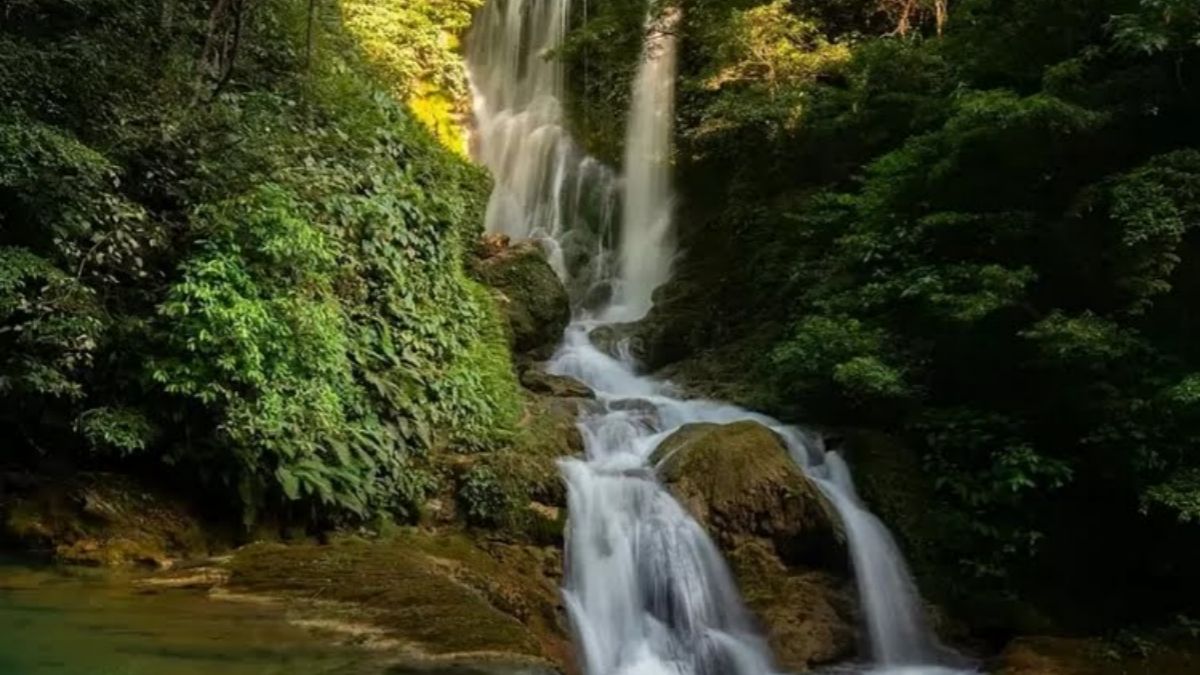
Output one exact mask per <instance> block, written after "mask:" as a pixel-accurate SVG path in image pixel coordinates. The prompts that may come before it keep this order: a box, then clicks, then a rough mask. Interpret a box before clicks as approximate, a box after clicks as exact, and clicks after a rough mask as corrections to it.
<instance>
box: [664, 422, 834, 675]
mask: <svg viewBox="0 0 1200 675" xmlns="http://www.w3.org/2000/svg"><path fill="white" fill-rule="evenodd" d="M651 461H652V462H653V463H654V464H655V465H656V467H657V471H658V474H659V476H660V478H661V480H662V481H663V483H664V484H665V485H666V486H667V488H668V489H669V490H670V491H671V493H672V494H673V495H674V496H675V498H676V499H678V500H679V501H680V502H681V503H682V504H683V505H684V507H685V508H687V509H688V511H689V512H690V513H691V514H692V515H693V516H694V517H695V518H696V519H697V520H699V521H700V522H701V524H703V525H704V526H705V527H706V528H707V529H708V531H709V533H710V534H711V535H712V537H713V538H714V539H715V540H716V541H717V543H718V544H719V545H720V546H721V548H722V549H723V550H724V552H725V554H726V556H728V559H729V562H730V566H731V568H732V570H733V572H734V575H735V577H736V578H737V580H738V584H739V586H740V587H741V590H742V592H743V594H744V596H745V599H746V603H747V605H748V606H749V607H750V609H751V610H752V611H753V612H754V613H755V615H756V616H757V617H758V618H759V620H760V621H762V622H763V624H764V626H765V628H766V632H767V637H768V639H769V640H770V642H771V646H772V648H773V649H774V650H775V652H776V654H777V655H778V657H779V659H780V662H781V663H782V664H783V665H784V666H787V667H789V668H793V669H796V670H807V669H808V668H809V667H810V666H812V665H814V664H819V663H827V662H830V661H834V660H837V659H840V658H846V657H848V656H850V655H852V654H853V652H854V646H855V628H854V607H855V602H854V596H853V593H852V592H851V591H850V583H849V580H848V579H847V577H846V575H845V570H846V560H845V553H844V550H843V546H842V540H843V536H842V534H841V530H840V525H838V521H837V519H836V516H835V515H834V513H833V511H832V510H831V507H830V506H829V505H828V504H827V503H826V501H825V499H824V497H822V496H821V494H820V491H819V490H818V489H817V487H816V486H815V485H814V484H813V483H812V482H811V481H810V480H809V479H808V478H807V477H806V476H805V475H804V474H803V472H801V471H800V469H799V468H798V467H797V466H796V465H795V463H793V462H792V460H791V458H790V457H789V456H788V452H787V448H786V447H785V446H784V444H783V441H782V439H780V438H779V436H778V435H777V434H775V432H773V431H771V430H770V429H768V428H767V427H765V426H763V425H761V424H759V423H757V422H753V421H742V422H734V423H732V424H725V425H720V424H709V423H704V424H689V425H685V426H684V427H682V428H681V429H679V430H678V431H676V432H675V433H674V434H672V435H671V436H669V437H667V439H666V440H664V441H663V442H662V443H661V444H660V445H659V446H658V448H657V449H656V450H655V452H654V454H653V455H652V457H651Z"/></svg>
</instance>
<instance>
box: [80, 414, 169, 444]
mask: <svg viewBox="0 0 1200 675" xmlns="http://www.w3.org/2000/svg"><path fill="white" fill-rule="evenodd" d="M75 429H76V430H77V431H78V432H79V433H80V434H81V435H83V437H84V438H86V439H87V440H88V442H89V443H90V444H91V445H92V447H93V448H96V449H97V450H101V451H105V450H107V451H112V452H116V453H118V454H124V455H130V454H133V453H136V452H140V451H142V450H145V449H146V447H147V446H148V445H149V444H150V443H151V442H153V440H154V434H155V431H156V430H155V428H154V425H153V424H151V422H150V420H148V419H146V416H145V415H144V414H142V412H141V411H140V410H137V409H135V408H92V409H91V410H86V411H84V412H83V413H82V414H81V415H80V416H79V418H78V419H76V420H75Z"/></svg>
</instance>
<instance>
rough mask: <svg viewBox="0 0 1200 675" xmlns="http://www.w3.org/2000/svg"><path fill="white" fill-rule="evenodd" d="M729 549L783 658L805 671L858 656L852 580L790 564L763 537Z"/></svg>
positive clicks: (749, 602)
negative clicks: (787, 565)
mask: <svg viewBox="0 0 1200 675" xmlns="http://www.w3.org/2000/svg"><path fill="white" fill-rule="evenodd" d="M726 555H727V556H728V559H729V565H730V567H731V568H732V570H733V574H734V576H735V577H737V579H738V585H739V587H740V589H741V591H742V597H743V598H744V599H745V601H746V606H747V607H749V609H750V611H751V612H753V613H754V615H755V616H757V617H758V619H759V621H760V622H761V623H762V626H763V628H764V629H765V632H766V638H767V641H768V643H769V644H770V645H771V649H772V651H774V653H775V656H776V658H777V659H779V662H780V664H782V665H783V666H785V667H786V668H787V669H788V670H790V671H804V670H808V669H810V668H812V667H814V666H818V665H821V664H825V663H832V662H835V661H841V660H844V659H847V658H851V657H853V656H854V653H855V648H856V642H855V640H856V637H857V630H856V628H855V626H856V625H857V621H856V614H857V605H856V602H855V597H854V592H853V590H852V584H851V583H850V582H849V580H847V579H845V578H844V577H840V576H838V575H835V574H830V573H829V572H823V571H819V570H803V569H798V570H789V569H788V568H787V567H785V566H784V565H783V563H782V562H780V560H779V558H778V556H776V555H775V553H774V551H772V550H771V548H770V547H769V546H767V545H766V544H765V543H764V542H763V541H762V540H748V541H745V542H743V543H741V544H740V545H738V546H737V547H735V548H734V549H732V550H730V551H728V552H727V553H726Z"/></svg>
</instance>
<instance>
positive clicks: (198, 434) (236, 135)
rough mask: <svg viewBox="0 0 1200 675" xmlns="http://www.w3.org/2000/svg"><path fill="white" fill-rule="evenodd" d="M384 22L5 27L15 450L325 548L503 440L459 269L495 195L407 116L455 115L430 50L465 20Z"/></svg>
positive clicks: (186, 14)
mask: <svg viewBox="0 0 1200 675" xmlns="http://www.w3.org/2000/svg"><path fill="white" fill-rule="evenodd" d="M393 4H394V6H392V5H386V6H380V7H375V6H367V5H366V4H364V3H353V2H347V3H344V4H341V5H338V6H337V8H336V9H337V11H335V12H330V11H329V9H330V8H329V7H326V6H324V5H323V4H320V3H318V5H316V6H314V7H315V9H316V12H315V13H314V14H313V17H312V18H313V19H314V21H313V22H312V23H311V24H310V23H309V13H308V9H307V8H306V7H305V6H304V5H303V3H299V4H297V3H288V2H275V1H272V2H268V3H265V4H259V3H253V5H252V6H251V5H247V6H246V7H245V8H244V9H245V15H244V16H243V20H242V26H241V29H240V33H239V35H238V39H237V40H234V39H233V37H232V34H230V35H224V34H222V33H221V31H227V30H232V22H225V21H224V20H223V19H222V20H218V21H215V22H214V21H211V20H210V18H209V16H208V11H209V10H208V8H203V7H199V6H197V7H190V8H184V7H182V6H177V5H174V4H171V5H170V6H167V5H162V4H161V3H152V2H143V1H142V0H105V1H104V2H87V3H70V4H68V5H64V6H62V7H61V8H59V9H60V11H55V12H45V11H42V9H44V8H40V7H39V6H34V5H29V6H26V5H19V6H15V7H13V8H10V10H12V11H11V12H10V13H9V15H8V16H6V22H5V24H4V25H3V26H2V27H0V45H3V46H4V47H5V48H6V49H5V50H0V51H4V56H2V57H0V84H3V88H4V93H3V95H2V96H3V98H2V99H0V100H2V102H3V103H2V105H3V108H2V109H0V110H2V112H0V349H2V353H3V356H2V357H0V359H2V360H0V405H2V406H3V413H0V419H3V420H5V421H6V423H7V422H10V421H16V422H20V423H21V424H22V428H23V431H24V436H25V439H26V443H27V445H28V446H29V447H28V448H26V449H40V448H51V447H52V448H53V451H54V452H56V453H62V454H67V455H73V456H74V457H75V458H77V459H80V460H82V461H89V462H98V463H102V464H108V465H114V466H119V465H120V463H121V462H122V461H123V460H125V461H128V462H131V463H132V462H135V461H136V462H137V463H138V465H140V466H146V465H148V464H149V463H150V462H153V461H160V462H164V463H166V464H167V465H168V466H170V467H172V472H173V473H175V474H176V475H178V476H180V477H185V476H186V477H187V478H188V479H192V478H193V477H195V476H199V477H200V479H201V480H202V481H203V487H204V488H205V489H207V490H214V489H215V490H218V491H223V492H218V493H219V494H224V495H226V496H227V497H228V498H229V499H228V502H229V503H237V504H240V506H241V510H242V514H243V516H245V517H246V518H247V519H248V520H249V519H252V518H253V517H255V516H256V515H257V514H258V513H259V512H260V511H261V510H263V509H272V510H279V509H283V508H287V509H289V510H291V512H293V513H301V512H305V511H306V512H307V513H309V514H311V517H312V518H314V519H317V520H320V521H323V522H329V521H335V522H336V521H338V520H339V519H342V518H346V517H352V518H367V517H371V516H373V515H375V514H378V513H386V512H391V513H395V514H397V515H400V516H402V517H405V518H413V517H415V516H416V515H417V511H418V508H419V504H420V503H421V502H422V501H423V500H424V499H425V496H426V495H427V494H428V493H429V492H430V491H432V489H433V488H434V481H433V479H432V477H431V475H430V473H429V472H428V471H427V470H426V469H425V468H422V463H423V462H424V460H423V459H422V457H423V456H424V455H426V454H427V453H429V452H431V451H442V450H443V449H445V448H447V447H455V448H458V449H471V450H481V449H490V448H494V447H496V446H497V445H499V444H501V443H504V442H506V441H507V439H509V438H510V437H511V435H512V429H513V427H514V424H515V421H516V418H517V414H518V406H519V400H518V397H517V386H516V382H515V377H514V374H513V371H512V365H511V360H510V359H511V357H510V355H509V353H508V349H507V345H506V343H505V342H504V339H503V335H502V332H501V330H500V324H499V319H498V315H497V308H496V305H495V302H494V299H493V298H492V297H491V296H490V295H489V294H488V293H487V291H486V290H484V289H482V288H481V287H480V286H479V285H478V284H476V283H475V282H473V281H471V280H470V279H468V278H467V277H466V274H465V271H464V267H463V259H464V256H465V251H466V248H467V244H468V243H469V242H471V241H472V240H473V239H474V237H475V236H476V235H477V233H478V231H479V228H480V224H481V221H482V212H483V208H484V204H485V201H486V195H487V190H488V183H487V178H486V176H485V175H484V174H483V173H482V171H481V170H479V169H477V168H475V167H473V166H471V165H469V164H468V163H467V162H466V161H465V160H463V159H461V158H460V157H458V156H456V155H454V154H453V153H452V152H449V151H447V150H446V149H445V148H444V147H442V146H441V145H439V143H438V141H437V140H436V139H435V137H434V136H433V135H432V134H430V133H429V131H428V130H427V129H426V128H425V127H424V126H423V125H422V124H421V123H420V122H419V121H417V120H416V119H415V118H414V115H413V114H412V113H411V112H410V110H409V109H408V108H406V107H405V105H404V104H403V102H401V101H400V100H397V98H395V97H396V96H400V97H402V98H410V97H412V96H415V95H417V94H419V93H420V90H422V87H426V86H429V87H434V88H439V89H444V90H446V91H449V92H450V93H451V94H462V93H463V86H464V85H463V80H462V72H461V68H460V67H459V66H458V61H457V59H456V58H455V57H454V56H453V45H452V44H451V43H447V42H446V41H445V40H444V39H443V36H444V35H446V34H448V32H449V33H452V32H455V31H459V30H461V29H462V28H463V27H464V26H465V25H466V22H467V21H468V19H469V15H470V11H471V9H472V8H473V7H474V6H475V3H473V2H469V1H458V0H445V1H443V0H431V1H429V2H423V3H418V4H417V5H411V4H410V3H401V5H403V6H400V5H395V3H393ZM163 8H166V11H168V12H169V16H168V15H161V14H160V12H161V11H163ZM227 23H228V24H229V25H228V26H227V25H226V24H227ZM64 31H66V32H65V33H64ZM210 31H215V32H216V33H213V34H210ZM68 33H69V34H70V36H71V37H69V38H64V37H63V35H65V34H68ZM213 39H217V40H218V41H219V40H226V42H225V43H224V44H225V47H224V49H226V50H228V49H230V48H231V45H233V44H235V43H236V45H237V46H236V47H232V48H235V49H236V50H237V53H236V54H235V55H233V56H230V54H229V53H228V52H224V53H222V54H215V53H213V52H211V51H209V49H208V47H207V46H206V45H208V44H209V42H211V41H212V40H213ZM81 63H86V64H87V67H88V69H89V72H92V71H94V72H95V75H94V76H92V77H88V78H79V77H78V76H77V74H78V71H79V70H80V68H81V65H80V64H81ZM42 83H49V86H48V87H47V88H41V87H42ZM64 419H65V420H74V423H73V424H72V423H68V424H66V425H64V424H63V422H62V421H61V420H64ZM135 456H136V459H135ZM125 458H128V459H127V460H126V459H125Z"/></svg>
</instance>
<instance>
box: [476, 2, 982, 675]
mask: <svg viewBox="0 0 1200 675" xmlns="http://www.w3.org/2000/svg"><path fill="white" fill-rule="evenodd" d="M570 10H571V5H570V0H490V2H488V3H487V4H486V5H485V6H484V8H482V9H481V10H480V12H479V14H478V16H477V17H476V20H475V25H474V28H473V30H472V34H471V37H470V45H471V48H470V53H469V56H468V65H469V71H470V80H471V86H472V91H473V93H474V97H475V111H474V112H475V124H476V129H475V138H474V140H473V146H474V153H475V156H476V157H477V158H478V159H479V161H481V162H482V163H483V164H484V165H486V166H487V167H488V169H490V171H491V173H492V175H493V178H494V180H495V188H494V191H493V193H492V196H491V200H490V201H489V204H488V210H487V229H488V231H490V232H497V233H504V234H508V235H510V236H513V237H517V238H534V239H539V240H541V241H542V242H543V244H544V246H545V247H546V250H547V252H548V253H549V254H550V256H551V260H552V262H553V263H554V264H555V266H556V269H557V270H558V272H559V273H560V275H562V276H563V278H564V280H565V282H566V284H567V287H568V290H569V292H570V294H571V297H572V301H573V304H574V306H575V308H576V312H575V314H576V319H575V321H573V322H572V324H571V325H570V326H569V327H568V329H567V333H566V335H565V336H564V340H563V343H562V345H561V346H560V347H559V349H558V351H557V352H556V353H555V355H554V357H553V358H552V359H551V360H550V362H549V363H548V365H547V368H548V370H549V371H550V372H553V373H556V374H560V375H566V376H570V377H574V378H576V379H578V380H580V381H582V382H584V383H585V384H587V385H588V386H590V387H591V388H592V389H593V390H594V391H595V392H596V404H595V406H594V407H593V408H592V409H591V410H590V411H589V412H587V413H586V414H584V415H583V416H582V418H581V419H580V421H579V427H580V431H581V433H582V435H583V438H584V446H585V456H584V457H583V458H567V459H563V460H562V461H561V463H560V464H561V468H562V473H563V478H564V480H565V481H566V483H567V488H568V509H569V514H570V526H569V532H568V537H567V545H566V548H567V551H566V563H565V564H566V570H565V573H566V574H565V583H564V589H563V595H564V599H565V604H566V607H567V612H568V615H569V617H570V620H571V624H572V627H573V629H574V631H575V636H576V645H577V648H578V651H579V655H580V661H581V665H582V667H583V668H584V671H585V672H586V673H587V675H766V674H770V673H774V672H775V666H774V664H773V659H772V655H771V653H770V651H769V649H768V648H767V647H766V644H765V643H764V641H763V639H762V638H761V637H760V636H759V635H758V633H757V631H756V630H755V627H754V623H753V621H752V620H751V618H750V616H749V614H748V612H747V610H746V609H745V607H744V606H743V604H742V601H741V598H740V596H739V594H738V592H737V588H736V585H735V584H734V582H733V579H732V577H731V575H730V572H729V570H728V569H727V567H726V565H725V562H724V560H723V559H722V558H721V555H720V553H719V552H718V550H717V549H716V547H715V546H714V545H713V543H712V541H711V540H710V538H709V537H708V536H707V535H706V533H705V532H704V530H703V529H702V528H701V527H700V526H699V525H698V524H697V523H696V522H695V521H694V520H693V519H692V518H691V517H690V516H689V515H688V514H687V512H686V511H685V510H684V509H683V508H681V507H680V506H679V504H678V503H677V502H676V501H675V500H674V499H673V498H672V497H671V496H670V494H669V493H668V492H667V491H666V490H665V489H664V488H663V487H662V486H661V485H660V484H659V482H658V480H657V479H656V477H655V473H654V469H653V467H651V466H649V464H648V458H649V457H650V455H651V453H652V452H653V450H654V448H655V447H656V446H657V445H658V443H659V442H661V441H662V440H663V439H664V438H666V437H667V436H668V435H670V434H671V433H672V432H674V431H675V430H677V429H678V428H679V427H681V426H682V425H684V424H688V423H692V422H715V423H729V422H734V421H739V420H747V419H748V420H755V421H758V422H760V423H762V424H764V425H766V426H768V427H769V428H771V429H773V430H774V431H776V433H778V434H779V435H780V436H781V437H782V438H783V439H784V440H785V441H786V442H787V445H788V448H789V449H790V451H791V454H792V457H793V459H794V460H795V461H796V462H797V464H798V465H799V466H800V467H801V468H802V469H803V470H804V472H805V474H806V475H807V476H808V477H809V478H810V479H812V480H813V481H814V482H815V483H816V484H817V486H818V487H819V488H820V490H821V491H822V493H823V494H824V495H825V496H826V497H827V498H828V500H829V501H830V503H831V504H832V505H833V506H834V508H835V510H836V511H837V513H838V515H839V517H840V518H841V520H842V522H843V524H844V526H845V531H846V536H847V547H848V548H849V550H850V557H851V561H852V563H853V568H854V572H855V578H856V582H857V585H858V590H859V595H860V599H861V602H862V609H863V615H864V623H865V625H866V629H867V630H866V632H867V636H868V638H869V646H870V656H871V662H870V663H868V664H866V665H856V666H852V668H853V670H851V671H845V670H842V671H839V672H870V673H893V674H896V675H899V674H900V673H905V674H908V675H916V674H933V673H956V672H965V671H956V670H953V669H950V668H947V667H944V666H939V665H937V664H939V663H943V662H946V661H947V660H953V659H952V658H951V657H952V655H951V654H950V653H949V652H946V651H945V650H943V649H941V648H940V647H939V646H938V645H937V642H936V640H935V639H934V638H933V637H932V634H931V633H930V632H929V630H928V629H927V627H926V626H925V622H924V619H923V612H922V609H921V606H920V598H919V596H918V594H917V591H916V588H915V585H914V584H913V582H912V578H911V576H910V574H909V572H908V569H907V567H906V565H905V563H904V559H903V557H902V555H901V554H900V551H899V549H898V548H897V546H896V545H895V542H894V541H893V539H892V537H891V535H890V533H888V531H887V528H886V527H885V526H884V525H883V524H882V523H881V522H880V521H879V520H878V519H877V518H876V517H875V516H874V515H872V514H871V513H870V512H869V511H868V510H867V509H866V508H865V506H864V505H863V504H862V502H861V501H860V500H859V499H858V496H857V494H856V492H855V490H854V485H853V481H852V478H851V474H850V470H849V468H848V467H847V466H846V464H845V462H843V461H842V458H841V457H840V456H839V455H838V454H837V453H836V452H826V451H825V449H824V447H823V445H822V442H821V439H820V437H818V436H814V435H811V434H807V433H805V432H804V431H802V430H800V429H798V428H795V427H791V426H788V425H784V424H781V423H780V422H778V421H777V420H773V419H771V418H769V417H766V416H764V415H760V414H757V413H754V412H751V411H747V410H743V409H741V408H738V407H736V406H732V405H728V404H724V403H720V402H716V401H705V400H683V399H680V398H678V397H677V396H675V395H674V394H673V388H672V387H671V386H670V385H669V383H665V382H660V381H658V380H655V379H653V378H651V377H647V376H644V375H640V374H638V373H637V371H636V368H635V364H634V363H633V361H632V359H630V358H629V357H628V355H627V353H625V352H622V354H623V355H622V356H620V357H614V356H612V355H609V354H606V353H603V352H602V351H600V350H599V349H597V348H596V346H595V345H593V344H592V342H591V340H590V338H589V333H590V331H591V330H592V329H593V328H595V327H597V326H598V325H602V324H604V323H610V322H613V321H627V320H632V319H636V318H639V317H641V316H643V315H644V314H645V312H646V311H648V310H649V309H650V307H651V304H652V299H651V296H652V293H653V291H654V289H655V288H656V287H657V286H659V285H660V284H661V283H663V282H664V281H666V279H667V277H668V275H669V274H670V267H671V259H672V257H673V255H674V253H673V242H672V240H671V232H670V228H671V211H672V203H671V202H672V193H671V187H670V181H669V178H670V152H671V134H672V121H673V114H674V113H673V90H674V77H675V38H674V36H673V33H674V31H673V30H672V29H673V28H674V25H675V22H676V21H677V19H678V14H677V13H675V12H669V13H667V14H665V15H664V16H663V17H660V18H658V19H656V20H652V21H650V22H648V24H647V25H648V30H647V36H648V37H647V39H646V41H645V46H644V53H643V55H642V59H641V62H640V64H639V67H638V73H637V75H636V78H635V84H634V92H633V104H632V107H631V110H630V118H629V127H628V134H627V138H626V150H625V158H624V165H623V167H622V170H623V175H622V176H617V175H616V174H615V173H614V172H612V171H611V170H609V169H608V168H607V167H605V166H604V165H603V164H602V163H600V162H598V161H597V160H595V159H594V158H591V157H588V156H587V155H586V154H585V153H584V152H582V150H581V149H580V148H579V147H578V146H577V145H576V144H575V142H574V141H573V140H572V139H571V137H570V134H569V133H568V132H567V130H566V127H565V125H564V118H563V110H562V100H563V93H564V90H563V87H564V82H563V69H562V66H561V64H560V63H558V62H557V61H555V60H553V59H550V58H546V55H547V53H548V52H549V51H550V50H553V49H554V48H555V47H557V46H558V45H560V44H561V42H562V39H563V37H564V34H565V31H566V27H567V25H568V22H569V20H570ZM617 216H619V217H620V218H619V223H618V222H617ZM618 224H619V225H620V236H619V237H617V236H616V232H617V230H616V225H618ZM597 298H599V300H597Z"/></svg>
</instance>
